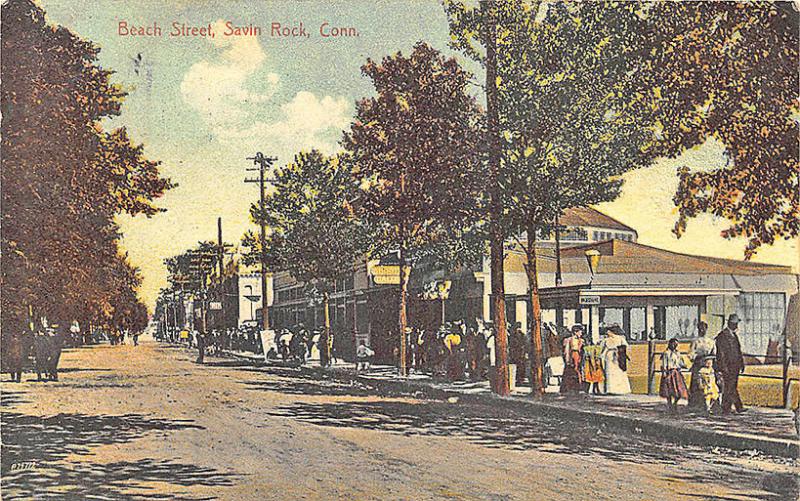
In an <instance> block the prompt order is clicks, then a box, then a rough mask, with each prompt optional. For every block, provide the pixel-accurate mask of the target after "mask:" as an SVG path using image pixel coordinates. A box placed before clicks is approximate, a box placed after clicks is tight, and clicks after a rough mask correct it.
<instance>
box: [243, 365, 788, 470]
mask: <svg viewBox="0 0 800 501" xmlns="http://www.w3.org/2000/svg"><path fill="white" fill-rule="evenodd" d="M237 355H238V356H246V357H247V358H252V359H258V360H261V361H262V362H263V358H261V357H260V356H254V355H252V354H249V355H245V354H243V353H239V354H237ZM302 369H303V370H306V371H312V372H320V371H321V370H322V369H320V367H319V365H318V362H317V361H316V360H312V361H310V362H309V363H307V364H306V365H305V366H303V367H302ZM324 371H325V372H328V373H333V374H334V375H336V376H337V377H342V378H346V379H359V380H361V381H363V382H369V383H372V385H373V386H376V387H379V388H383V389H386V390H389V391H392V390H394V391H409V390H411V391H421V392H423V394H425V395H426V396H428V397H430V398H453V397H458V398H459V400H462V401H465V402H467V401H475V402H481V403H488V404H490V405H496V404H497V403H498V401H503V402H504V403H506V404H507V405H511V406H514V407H517V408H521V409H525V410H528V411H534V412H539V413H542V414H549V415H557V416H559V417H562V418H566V417H572V418H576V419H590V420H594V421H597V422H598V424H599V423H604V424H606V425H610V426H615V427H619V428H623V429H625V430H630V431H631V432H632V433H642V434H644V435H647V436H651V437H653V438H657V439H660V440H665V441H668V442H679V443H686V444H692V445H701V446H712V447H725V448H729V449H735V450H756V451H759V452H762V453H765V454H771V455H777V456H784V457H791V458H797V457H798V456H800V440H798V435H797V432H796V431H795V426H794V414H793V413H792V412H791V411H788V410H784V409H771V408H764V407H748V410H747V412H745V413H743V414H733V415H726V416H712V417H706V416H704V415H700V414H694V413H690V412H689V411H688V409H687V408H686V407H685V402H683V404H684V405H681V407H679V414H678V415H670V414H667V413H666V412H664V407H665V403H664V400H663V399H662V398H660V397H657V396H652V395H624V396H611V395H599V396H593V395H586V394H579V395H569V396H565V395H561V394H559V393H558V391H557V388H554V387H550V388H549V391H548V392H547V393H546V394H545V395H544V396H543V397H542V398H541V399H537V400H533V399H531V398H530V388H528V387H522V388H517V390H516V391H515V392H514V393H513V394H512V395H511V396H509V397H499V396H497V395H495V394H493V393H492V392H491V390H490V388H489V382H488V381H479V382H471V381H456V382H449V381H445V380H442V379H434V378H431V377H430V376H428V375H424V374H411V375H410V376H408V377H406V378H401V377H399V376H398V375H397V368H396V367H393V366H383V365H381V366H372V367H371V368H370V370H369V372H367V373H362V374H358V375H356V374H355V370H354V365H353V364H352V363H346V362H342V363H339V364H335V365H334V366H333V367H330V368H328V369H325V370H324Z"/></svg>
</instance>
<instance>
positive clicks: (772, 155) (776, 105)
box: [630, 2, 800, 259]
mask: <svg viewBox="0 0 800 501" xmlns="http://www.w3.org/2000/svg"><path fill="white" fill-rule="evenodd" d="M640 16H641V17H642V18H643V19H644V22H646V23H647V27H648V30H649V32H650V33H652V40H653V41H652V42H651V38H650V37H648V38H646V39H644V40H640V41H638V43H639V44H642V46H640V47H637V48H638V51H637V52H636V53H635V54H636V56H637V60H636V62H637V63H638V66H639V67H641V68H643V69H644V71H640V72H639V75H638V78H637V79H636V80H634V82H633V83H634V84H635V87H632V88H631V89H630V90H631V91H632V92H631V94H630V95H633V96H635V97H636V99H635V100H634V102H633V104H632V108H633V109H634V110H635V113H636V114H646V113H647V112H649V113H651V114H652V117H653V121H655V122H657V124H658V127H659V129H660V134H661V135H662V137H663V140H662V142H661V145H660V148H661V151H662V152H663V153H664V154H666V155H670V156H676V155H678V154H680V153H681V152H683V151H685V150H687V149H689V148H692V147H694V146H697V145H700V144H702V143H704V142H705V141H706V140H708V139H709V138H714V139H715V140H717V141H719V142H720V143H721V144H723V145H724V147H725V154H726V156H727V160H728V162H727V164H726V166H725V167H723V168H713V169H708V168H705V169H701V170H695V171H692V170H690V169H688V168H685V167H684V168H681V169H680V170H679V178H680V184H679V187H678V191H677V193H676V194H675V197H674V201H675V205H676V206H677V208H678V211H679V218H678V221H677V223H676V225H675V229H674V232H675V234H676V235H678V236H680V235H681V234H682V233H683V232H684V230H685V229H686V225H687V223H688V220H689V219H691V218H693V217H695V216H697V215H698V214H701V213H709V214H714V215H716V216H720V217H723V218H725V219H727V220H729V221H730V222H731V225H730V226H729V227H728V228H726V229H725V230H724V231H723V232H722V236H723V237H725V238H733V237H744V238H746V239H747V245H746V247H745V249H744V254H745V257H746V258H748V259H749V258H750V257H752V256H753V255H754V254H755V253H756V252H757V250H758V248H759V247H761V246H763V245H770V244H772V243H773V242H775V241H776V240H779V239H781V238H784V239H789V238H794V237H797V236H798V234H800V124H798V120H797V115H798V111H800V107H799V105H800V101H799V98H800V90H798V89H800V75H799V74H798V72H797V61H798V59H799V58H798V56H799V55H800V53H799V51H800V13H798V7H797V4H796V3H793V2H680V3H677V2H675V3H673V2H663V3H657V4H655V5H653V6H651V7H650V8H649V9H647V10H645V11H644V12H642V13H641V14H640ZM653 45H655V47H653ZM647 50H649V54H648V55H646V56H643V55H642V52H643V51H647Z"/></svg>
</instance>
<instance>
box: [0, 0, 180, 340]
mask: <svg viewBox="0 0 800 501" xmlns="http://www.w3.org/2000/svg"><path fill="white" fill-rule="evenodd" d="M2 21H3V37H2V55H3V57H2V80H3V88H2V112H3V113H2V130H3V134H2V148H3V156H2V186H3V190H2V218H3V221H2V223H3V224H2V225H3V238H2V253H3V262H2V286H3V290H4V294H3V297H2V316H3V327H4V332H6V331H7V330H8V329H17V328H20V327H21V326H22V325H24V324H25V317H26V315H27V309H28V305H30V306H32V307H33V309H34V310H35V312H34V313H35V316H39V315H47V316H49V317H51V318H56V319H61V320H62V321H69V320H70V319H81V320H84V321H85V322H86V321H91V320H104V319H107V317H108V315H110V314H111V313H113V305H111V302H112V301H110V300H113V299H115V298H113V297H112V296H111V295H112V294H114V293H116V292H112V291H118V290H119V289H118V288H117V285H118V283H120V282H118V281H117V279H116V278H117V277H118V276H120V275H124V274H126V273H129V272H131V270H130V269H127V270H126V271H124V272H123V271H121V270H125V269H126V268H130V266H129V265H128V264H127V263H126V262H125V260H126V258H125V256H124V255H123V254H122V253H120V251H119V249H118V241H119V237H120V234H119V228H118V227H117V225H116V224H115V222H114V218H115V217H116V216H117V215H118V214H120V213H123V212H124V213H128V214H131V215H135V214H142V213H143V214H146V215H148V216H150V215H153V214H155V213H156V212H158V211H159V210H160V209H157V208H156V207H155V206H154V205H153V204H152V201H153V200H154V199H155V198H157V197H159V196H161V194H163V193H164V191H166V190H167V189H169V188H170V187H171V186H172V184H171V183H170V181H169V180H168V179H164V178H161V177H160V175H159V173H158V163H157V162H152V161H149V160H146V159H145V158H144V156H143V150H142V147H141V146H134V145H133V144H131V142H130V140H129V138H128V136H127V134H126V132H125V130H124V129H117V130H114V131H112V132H110V133H107V132H105V131H103V129H102V127H101V121H102V120H103V119H104V118H107V117H110V116H115V115H118V114H119V113H120V105H121V103H122V100H123V98H124V93H123V92H122V91H121V90H120V88H119V87H118V86H117V85H114V84H112V83H111V78H110V77H111V72H110V71H108V70H106V69H103V68H102V67H100V66H99V65H98V64H97V54H98V52H99V49H98V48H97V47H95V46H94V45H93V44H92V43H91V42H88V41H85V40H82V39H80V38H78V37H76V36H75V35H74V34H72V33H71V32H69V31H68V30H67V29H65V28H63V27H53V26H50V25H48V24H47V23H46V22H45V19H44V12H43V11H42V9H41V8H39V7H38V6H36V5H35V4H34V3H33V2H31V1H29V0H9V1H8V2H6V3H4V4H3V6H2ZM124 283H127V284H128V286H129V287H138V283H137V282H136V281H135V280H134V281H130V280H129V281H127V282H124ZM128 292H130V291H126V294H127V293H128ZM133 292H134V293H135V290H134V291H133Z"/></svg>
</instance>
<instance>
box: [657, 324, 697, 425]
mask: <svg viewBox="0 0 800 501" xmlns="http://www.w3.org/2000/svg"><path fill="white" fill-rule="evenodd" d="M685 368H686V362H684V361H683V356H681V353H680V351H678V340H677V339H675V338H672V339H670V340H669V342H668V343H667V349H666V350H664V353H662V354H661V387H660V388H659V392H658V393H659V395H661V397H663V398H666V399H667V408H668V409H669V411H670V412H678V401H679V400H680V399H682V398H685V399H687V400H688V398H689V395H688V391H687V390H686V381H684V379H683V374H681V369H685Z"/></svg>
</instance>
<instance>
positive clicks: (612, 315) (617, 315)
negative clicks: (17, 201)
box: [599, 308, 624, 335]
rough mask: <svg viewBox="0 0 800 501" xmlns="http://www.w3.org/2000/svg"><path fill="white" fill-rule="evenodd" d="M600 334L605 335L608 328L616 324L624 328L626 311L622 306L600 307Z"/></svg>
mask: <svg viewBox="0 0 800 501" xmlns="http://www.w3.org/2000/svg"><path fill="white" fill-rule="evenodd" d="M599 314H600V335H605V333H606V329H608V327H611V326H612V325H614V324H616V325H618V326H620V328H622V325H623V323H624V311H623V309H622V308H600V311H599Z"/></svg>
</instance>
